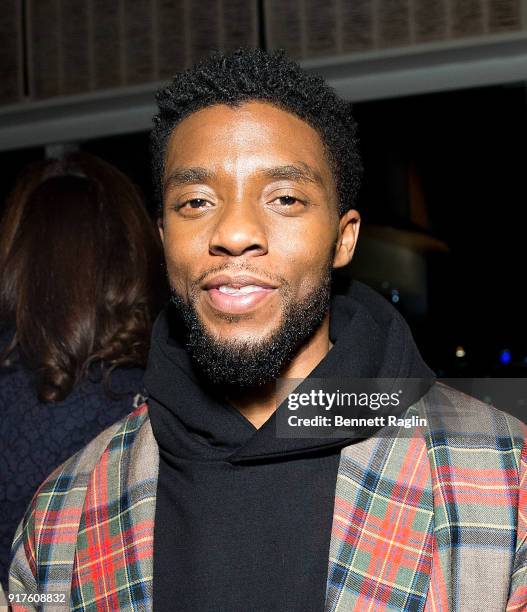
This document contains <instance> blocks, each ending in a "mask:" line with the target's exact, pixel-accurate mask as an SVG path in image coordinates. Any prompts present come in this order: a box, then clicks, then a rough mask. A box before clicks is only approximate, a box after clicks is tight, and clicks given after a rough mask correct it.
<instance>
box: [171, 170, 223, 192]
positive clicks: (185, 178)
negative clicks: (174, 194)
mask: <svg viewBox="0 0 527 612" xmlns="http://www.w3.org/2000/svg"><path fill="white" fill-rule="evenodd" d="M212 178H214V173H213V172H211V171H210V170H207V168H201V167H199V166H197V167H195V168H176V169H175V170H173V171H172V172H171V173H170V174H169V175H168V176H167V178H166V179H165V182H164V185H163V190H164V191H166V190H167V189H168V188H169V187H178V186H181V185H192V184H194V183H204V182H205V181H207V180H210V179H212Z"/></svg>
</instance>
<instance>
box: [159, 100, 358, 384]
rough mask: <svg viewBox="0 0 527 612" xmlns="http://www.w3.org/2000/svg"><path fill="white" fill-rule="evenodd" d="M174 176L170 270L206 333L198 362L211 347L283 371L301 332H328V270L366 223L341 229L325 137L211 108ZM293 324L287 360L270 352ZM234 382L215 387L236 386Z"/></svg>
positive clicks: (252, 111)
mask: <svg viewBox="0 0 527 612" xmlns="http://www.w3.org/2000/svg"><path fill="white" fill-rule="evenodd" d="M165 167H166V171H165V188H164V209H163V222H162V226H161V228H160V229H161V236H162V239H163V243H164V249H165V257H166V264H167V272H168V276H169V280H170V284H171V287H172V293H173V297H174V300H175V302H176V305H178V306H179V308H180V310H182V311H183V314H184V318H185V321H186V323H187V327H190V328H194V331H196V328H198V327H199V330H198V332H197V333H199V335H200V336H201V339H200V341H199V342H198V344H200V343H201V349H200V350H201V352H204V351H205V352H207V347H208V348H209V349H210V350H209V351H208V353H209V357H210V358H213V357H214V356H213V352H214V350H215V349H218V350H220V352H221V354H222V357H220V356H218V355H216V358H218V359H227V360H229V359H231V360H232V359H234V362H233V363H231V366H235V365H236V362H237V361H238V362H239V363H240V366H241V365H242V364H244V365H245V364H247V362H248V361H250V359H251V356H253V357H257V358H258V359H260V361H262V360H263V361H269V359H271V358H274V360H275V361H277V360H278V361H280V360H282V362H284V363H285V362H286V361H287V360H288V359H290V358H291V356H292V353H293V352H294V350H296V349H297V348H298V346H299V343H301V342H302V341H303V340H305V339H306V338H302V337H301V336H302V335H305V334H304V331H307V333H309V335H312V334H313V333H314V331H315V330H316V329H317V328H319V327H320V323H321V321H322V319H323V318H324V316H325V315H326V313H327V307H328V305H329V284H330V271H331V268H332V267H333V266H335V267H336V266H339V265H345V264H346V263H347V262H348V261H349V259H350V258H351V254H352V251H353V248H354V238H353V240H352V238H351V236H350V234H351V233H353V234H354V235H355V231H356V230H353V232H351V231H346V230H345V228H346V226H347V225H348V224H349V220H350V219H352V218H353V217H354V214H355V215H357V213H356V211H351V212H350V213H349V214H348V215H345V217H346V219H344V218H343V219H340V220H339V216H338V212H337V193H336V188H335V183H334V179H333V175H332V172H331V169H330V167H329V164H328V161H327V158H326V155H325V152H324V148H323V145H322V141H321V139H320V137H319V136H318V134H317V132H316V131H315V130H314V129H313V128H312V127H311V126H309V125H308V124H307V123H305V122H304V121H302V120H301V119H299V118H297V117H296V116H294V115H292V114H290V113H288V112H285V111H283V110H279V109H278V108H276V107H274V106H272V105H270V104H267V103H262V102H248V103H245V104H243V105H241V106H238V107H229V106H225V105H217V106H212V107H208V108H206V109H203V110H200V111H198V112H195V113H193V114H192V115H190V116H189V117H187V118H185V119H184V120H183V121H182V122H181V123H179V124H178V125H177V126H176V128H175V129H174V131H173V133H172V135H171V137H170V140H169V143H168V147H167V154H166V164H165ZM357 216H358V215H357ZM349 225H351V224H349ZM348 229H349V228H348ZM357 229H358V224H357ZM344 235H345V236H347V238H344ZM313 309H315V310H316V311H317V312H313ZM321 309H322V312H320V310H321ZM299 317H300V318H301V319H304V320H303V321H302V320H299ZM306 317H307V319H310V320H305V319H306ZM295 318H296V322H295ZM295 325H296V327H297V328H298V329H295V330H294V334H293V335H294V336H295V337H294V338H292V337H290V338H289V340H288V343H289V346H288V347H286V348H287V350H285V351H284V350H280V351H278V353H277V352H276V350H275V353H274V355H273V353H272V351H271V353H270V352H269V349H272V347H271V346H270V345H271V344H273V343H274V345H276V342H277V340H278V342H282V343H283V342H284V340H283V337H284V335H287V332H288V329H289V331H291V329H292V328H293V327H295ZM289 335H291V334H289ZM203 336H205V342H204V343H203ZM280 338H282V340H280ZM282 348H284V347H282ZM275 349H276V346H275ZM191 353H192V349H191ZM258 355H259V357H258ZM206 357H207V355H201V358H199V357H198V361H200V362H201V361H204V360H205V358H206ZM209 360H210V359H209ZM284 363H278V364H275V365H274V370H273V374H271V373H268V375H267V376H264V378H272V376H274V375H275V374H276V372H277V369H278V366H280V367H281V366H283V365H284ZM202 365H203V364H202ZM220 365H221V364H220ZM221 369H222V368H221V367H220V370H221ZM230 369H232V367H231V368H230ZM234 369H236V368H234ZM264 369H265V368H264ZM271 369H272V368H271ZM217 370H218V368H217V367H216V371H217ZM256 372H260V373H261V372H262V363H260V365H258V364H255V370H254V373H256ZM222 376H223V375H221V374H220V375H219V378H220V379H221V378H222ZM229 376H232V373H231V375H228V376H227V377H226V380H224V381H222V380H217V381H216V382H231V383H233V384H234V383H235V382H236V380H234V379H233V380H230V381H229V380H227V379H228V378H229ZM251 376H253V375H252V374H251ZM223 378H225V376H223ZM249 382H250V381H248V380H245V383H246V384H248V383H249ZM263 382H264V381H263V378H262V380H260V384H263ZM238 383H239V384H244V383H243V381H242V380H238Z"/></svg>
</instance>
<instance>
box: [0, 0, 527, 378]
mask: <svg viewBox="0 0 527 612" xmlns="http://www.w3.org/2000/svg"><path fill="white" fill-rule="evenodd" d="M153 1H154V2H155V3H156V6H157V11H158V14H157V19H158V22H157V26H156V27H157V28H158V32H157V36H158V43H157V44H158V45H159V46H158V61H159V62H164V63H162V64H159V66H158V71H157V73H155V71H154V72H152V70H153V69H152V59H151V57H150V56H148V53H147V52H146V50H147V49H150V48H151V44H150V43H151V39H150V38H149V37H150V36H151V34H152V31H153V29H152V28H151V27H150V24H149V22H148V20H149V19H150V18H151V17H152V15H151V14H150V13H149V9H148V7H149V6H153V4H149V3H148V2H146V0H124V3H125V5H126V7H127V10H126V11H125V12H124V13H123V14H122V15H121V17H119V15H118V14H117V13H116V11H115V10H113V8H115V7H113V4H112V3H104V2H101V1H100V0H96V1H95V0H94V1H93V2H92V3H91V4H88V3H86V2H85V0H75V2H65V1H64V0H47V1H46V2H45V3H43V2H38V1H37V0H7V3H6V12H5V14H4V18H5V20H6V21H5V23H4V26H3V27H4V29H3V30H2V29H1V28H0V42H2V44H3V49H4V52H5V53H6V54H7V55H6V58H11V59H12V61H13V62H15V63H14V64H13V66H14V68H13V70H15V69H16V70H19V69H20V70H22V73H21V74H22V76H23V79H22V81H23V87H22V89H23V91H22V90H20V89H19V90H18V94H17V93H16V91H17V90H16V79H11V81H10V82H11V83H12V89H10V90H9V91H8V90H7V88H6V89H5V91H4V93H3V94H2V90H1V89H0V94H2V95H3V96H4V97H3V99H4V100H8V101H9V103H13V100H15V98H16V96H17V95H18V96H21V97H20V102H24V103H25V102H27V101H28V100H29V101H31V100H33V99H34V100H36V101H37V102H38V101H39V100H41V99H46V98H49V99H50V98H53V96H64V95H68V94H69V93H77V94H78V93H82V92H83V91H84V90H83V88H85V87H87V85H86V83H88V81H89V79H88V80H86V79H84V77H85V74H83V72H82V66H84V67H87V66H88V63H87V59H86V58H87V57H88V56H87V53H88V52H87V49H88V48H89V45H90V44H91V45H92V49H93V53H96V54H98V55H97V57H98V59H99V60H100V61H99V63H98V64H97V63H96V65H95V68H96V70H97V71H98V72H96V74H95V77H96V78H95V77H94V75H93V74H92V79H91V83H92V87H93V86H94V85H93V84H94V83H95V89H97V88H99V89H104V88H105V87H108V83H109V84H110V85H112V84H113V86H115V82H113V81H112V80H111V79H121V80H120V81H119V83H121V84H122V85H130V84H132V85H133V84H134V83H142V82H145V80H148V79H149V78H150V80H152V79H153V78H154V77H153V76H152V75H154V76H155V78H157V79H159V78H160V77H163V78H165V77H166V76H167V75H168V74H169V73H173V72H174V71H176V70H178V69H179V68H181V67H182V66H183V65H188V64H189V62H190V63H191V60H192V61H194V60H195V59H198V58H199V57H201V56H203V55H206V54H207V52H208V51H209V50H210V48H213V47H214V46H217V45H216V43H218V41H219V40H220V38H221V37H220V38H218V36H219V35H218V31H220V30H221V27H220V26H218V23H219V21H214V20H212V21H210V22H209V21H207V20H208V19H209V18H211V16H214V15H216V13H214V11H215V10H216V9H215V8H214V7H216V5H217V3H216V2H215V0H206V1H204V2H203V3H193V2H192V3H190V4H188V7H190V9H189V10H187V13H186V17H185V19H187V23H188V24H190V26H192V27H190V26H189V27H187V28H186V29H184V28H181V27H179V28H178V27H175V26H178V25H180V24H179V21H180V14H179V13H178V10H179V9H177V6H180V5H181V6H183V4H184V3H181V2H178V1H176V0H166V1H165V0H153ZM416 1H417V0H416ZM385 4H386V6H388V4H389V3H384V4H383V3H380V4H379V3H378V4H377V5H375V6H378V7H382V6H384V5H385ZM424 4H426V3H423V6H424ZM451 4H452V3H451ZM472 4H473V5H474V7H476V5H477V4H478V3H477V2H476V3H472ZM334 5H335V2H334V0H328V2H327V3H324V4H321V3H317V2H314V1H312V0H305V1H304V10H305V11H306V12H305V15H304V22H303V23H304V26H305V27H306V28H307V30H306V32H304V33H303V34H302V33H301V29H302V28H301V27H300V25H299V24H300V21H299V15H300V12H299V11H300V9H299V8H298V7H299V6H300V4H299V3H298V2H295V1H294V0H288V1H287V2H278V1H277V0H252V4H250V3H249V2H241V1H240V0H223V3H222V5H221V6H223V9H224V10H225V11H226V12H225V13H224V15H223V17H221V16H220V17H219V18H218V19H219V20H220V21H221V19H223V20H224V21H223V24H224V25H223V26H222V27H223V32H224V34H223V36H224V47H225V48H227V47H228V46H229V45H230V46H237V45H238V44H239V43H243V42H244V41H249V42H250V41H253V42H254V43H255V44H258V45H259V46H262V47H264V48H267V47H273V40H271V38H272V37H273V36H274V42H275V43H276V44H275V45H274V46H275V47H276V46H277V45H278V46H283V47H286V48H287V49H288V51H289V53H290V54H291V55H293V56H294V57H301V56H302V54H304V56H306V54H307V56H308V57H315V56H321V57H323V56H328V55H331V54H333V55H334V54H335V49H337V47H336V46H335V45H337V42H335V41H336V38H335V31H336V30H335V29H332V28H334V27H335V19H336V18H335V14H334ZM369 5H371V6H374V5H373V3H368V2H367V1H366V2H361V3H356V4H353V3H350V4H349V5H348V4H346V3H344V4H343V3H341V5H340V6H341V10H343V9H342V7H344V6H345V7H348V8H349V13H347V19H348V20H347V21H346V22H345V25H343V24H339V25H338V26H336V27H337V29H338V27H340V28H341V45H342V44H344V43H343V42H342V41H345V45H347V48H346V49H342V48H341V49H340V50H341V51H342V50H344V51H346V50H347V51H348V52H349V51H368V49H369V48H370V46H371V45H373V42H372V40H370V39H369V38H368V37H367V36H365V35H364V33H365V32H366V31H367V27H368V25H367V20H366V21H364V18H365V16H366V15H367V11H368V10H373V9H371V6H369ZM391 5H393V6H395V5H397V6H399V8H398V9H397V11H395V9H393V10H394V11H395V12H393V11H392V12H391V13H389V12H386V13H385V14H384V16H383V17H382V19H384V21H383V23H384V26H383V27H384V29H383V30H382V32H384V34H383V35H384V36H385V39H384V40H383V41H381V43H382V46H384V47H385V48H386V47H388V46H391V47H404V46H405V45H408V44H410V43H411V42H412V41H410V38H409V36H410V34H409V33H408V31H407V29H405V28H404V27H403V28H402V29H397V28H400V27H401V24H403V25H404V23H405V21H404V19H405V17H404V15H403V17H401V11H402V8H401V7H404V6H405V3H404V2H399V3H397V2H395V3H393V2H392V3H391ZM391 5H390V6H391ZM458 5H459V7H458V8H459V13H456V12H455V11H454V13H452V14H453V15H454V18H455V19H457V21H455V24H454V26H451V28H450V30H448V28H447V27H446V26H445V23H446V22H444V21H443V22H441V19H444V18H445V15H446V12H445V11H446V8H445V7H446V4H445V2H444V0H438V2H437V6H435V9H434V12H433V13H431V14H430V15H429V16H428V17H427V15H426V14H424V13H421V19H422V22H421V26H422V28H421V30H419V29H418V30H416V31H420V32H421V34H419V36H421V39H422V40H417V41H413V42H414V43H420V42H423V41H424V42H427V41H428V42H429V41H433V40H436V39H437V40H440V39H441V37H445V36H446V35H447V34H448V32H450V34H449V36H450V37H454V38H455V37H456V36H457V37H459V36H461V37H463V36H466V35H467V34H470V36H478V35H480V34H481V33H482V32H483V31H484V28H485V27H487V31H488V30H489V28H490V29H492V28H494V29H495V30H496V32H497V33H502V32H506V31H508V30H511V31H513V30H514V29H517V28H518V27H519V26H518V24H519V23H520V21H521V20H520V12H519V11H520V8H519V7H520V4H519V1H518V0H500V1H499V2H497V1H496V2H494V3H493V5H492V6H494V5H495V6H496V7H497V8H496V11H497V12H495V13H492V12H491V13H490V14H489V15H490V16H489V19H490V21H489V23H488V24H487V26H485V24H484V22H483V17H482V15H480V14H479V13H478V11H477V10H476V8H477V7H476V8H475V9H474V11H475V12H474V14H470V15H468V14H465V12H463V10H464V9H463V6H464V4H463V2H461V1H460V2H456V1H455V0H453V4H452V7H454V8H455V7H457V6H458ZM498 5H499V6H498ZM90 6H91V7H92V9H93V10H94V11H95V12H94V14H93V16H92V19H96V20H98V21H97V23H98V24H99V25H98V26H97V28H95V30H94V34H93V33H92V39H93V36H95V37H96V39H94V40H92V39H90V40H91V43H88V42H87V41H88V39H89V32H88V30H87V28H86V23H87V20H86V15H87V14H88V13H87V11H89V10H91V9H89V8H87V7H90ZM218 6H220V5H218ZM250 6H252V7H253V9H254V11H255V12H254V13H253V16H254V19H253V18H252V17H251V14H250V10H249V7H250ZM8 7H11V13H9V9H8ZM110 7H113V8H112V10H109V8H110ZM188 7H187V8H188ZM207 7H208V8H207ZM354 7H355V8H354ZM357 7H361V8H360V11H363V13H362V14H361V15H359V14H358V13H353V11H354V10H355V11H358V10H359V8H357ZM441 7H443V8H441ZM348 8H347V9H346V10H348ZM392 8H393V7H392ZM128 9H129V10H128ZM443 9H444V11H443V12H444V15H443V17H441V10H443ZM498 9H499V11H498ZM379 10H380V9H379ZM390 10H392V9H390ZM456 10H457V9H456ZM160 11H164V13H163V15H162V18H160V17H159V15H161V12H160ZM189 11H190V12H189ZM332 11H333V12H332ZM386 11H388V9H386ZM10 15H11V16H12V19H11V21H9V19H8V17H9V16H10ZM181 15H183V14H181ZM423 15H424V17H423ZM168 17H170V19H172V21H170V20H169V19H168ZM216 17H217V15H216ZM216 17H214V19H216ZM181 19H183V16H181ZM237 19H239V20H242V21H240V24H238V25H237V24H236V20H237ZM361 19H362V21H361ZM427 19H428V21H426V20H427ZM188 20H190V21H188ZM306 20H307V21H306ZM8 22H9V23H10V24H11V25H10V26H9V27H11V28H12V29H11V30H9V28H8V27H7V25H5V24H8ZM59 22H60V23H59ZM242 22H243V23H242ZM250 23H252V26H250V27H249V25H248V24H250ZM20 24H22V26H21V27H18V26H19V25H20ZM266 24H267V25H266ZM269 24H271V25H269ZM272 24H274V25H272ZM306 24H307V25H306ZM354 24H355V26H356V25H357V24H358V27H355V30H354V29H353V28H354ZM390 24H391V25H390ZM394 24H395V25H394ZM103 26H104V27H103ZM238 26H239V27H238ZM304 26H302V27H304ZM392 26H393V27H392ZM432 26H433V27H432ZM436 26H437V27H436ZM439 26H441V27H439ZM443 26H444V27H443ZM17 28H18V29H17ZM105 28H106V29H105ZM108 28H110V29H108ZM111 28H113V30H111ZM218 28H219V29H218ZM226 28H227V29H228V32H227V29H226ZM15 30H16V32H18V34H16V36H18V38H16V36H15V35H14V34H13V36H11V34H12V33H14V32H15ZM107 30H108V31H107ZM10 32H11V34H10ZM57 32H59V33H60V36H59V37H58V38H57ZM108 32H110V34H109V33H108ZM112 32H113V34H112ZM119 32H121V34H119V36H121V38H122V40H124V41H125V42H124V43H122V41H121V43H122V44H124V48H125V51H126V54H127V55H126V57H127V63H126V66H127V69H126V71H125V72H126V74H124V76H123V75H120V76H119V74H118V72H116V71H117V70H118V65H117V63H116V59H115V54H116V53H117V51H118V45H117V42H116V41H117V36H118V33H119ZM226 32H227V33H226ZM227 34H228V36H227ZM10 36H11V38H10ZM97 37H98V38H97ZM123 37H124V38H123ZM228 37H230V38H229V39H228V40H227V38H228ZM405 37H406V38H405ZM57 40H62V41H63V43H64V44H66V43H67V45H68V46H67V47H65V48H64V49H65V50H64V49H63V52H62V55H60V54H58V55H57ZM17 41H18V43H17ZM149 41H150V42H149ZM185 41H186V42H185ZM302 41H303V43H302ZM306 41H307V42H306ZM301 43H302V44H303V45H304V48H303V49H304V50H303V51H302V44H301ZM17 44H18V47H17ZM112 45H113V46H112ZM116 45H117V46H116ZM149 45H150V46H149ZM306 45H307V46H306ZM22 47H23V49H26V51H24V52H23V53H22V54H21V55H20V54H19V55H17V54H16V49H17V48H22ZM184 49H186V56H184V53H183V50H184ZM337 51H338V49H337ZM9 53H11V55H9ZM60 57H62V59H63V61H64V62H65V64H64V65H63V67H62V73H63V75H64V78H63V80H62V85H61V82H60V79H59V80H57V79H56V78H55V77H56V75H55V72H53V71H54V70H55V68H56V67H57V66H58V63H57V62H59V60H60ZM10 61H11V60H10ZM17 61H18V62H19V64H20V66H22V67H21V68H20V66H18V64H17V65H15V64H16V62H17ZM5 66H7V64H4V67H2V68H1V70H0V75H1V76H3V78H4V81H3V82H4V83H5V82H7V81H6V80H5V79H7V78H8V77H12V76H13V74H14V72H13V71H11V72H9V71H8V70H7V69H6V68H5ZM17 66H18V67H17ZM110 68H111V70H110ZM93 69H94V68H93V67H92V70H93ZM149 70H150V72H149ZM2 71H3V72H2ZM46 71H47V72H46ZM112 71H113V72H112ZM59 72H60V70H59ZM154 73H155V74H154ZM47 74H49V75H55V76H54V77H53V78H51V76H50V77H49V78H48V76H47ZM148 75H150V76H148ZM94 78H95V81H94ZM53 79H55V80H53ZM83 79H84V80H83ZM97 79H99V81H97ZM105 79H106V80H105ZM154 80H155V79H154ZM20 82H21V81H20ZM61 87H62V89H61ZM9 96H10V97H9ZM152 96H153V94H152ZM1 97H2V96H1V95H0V98H1ZM526 101H527V98H526V89H525V84H524V83H517V84H513V85H506V86H492V87H483V88H476V89H464V90H454V91H449V92H447V93H435V94H426V95H416V96H411V97H397V98H395V99H384V100H381V101H372V102H360V103H356V104H355V105H354V109H355V117H356V119H357V121H358V123H359V128H360V138H361V148H362V153H363V158H364V166H365V177H364V183H363V189H362V193H361V196H360V201H359V209H360V212H361V215H362V218H363V225H362V228H361V235H360V237H359V243H358V247H357V252H356V256H355V258H354V261H353V262H352V264H351V266H350V267H349V270H348V274H351V276H352V277H355V278H358V279H360V280H364V281H365V282H368V283H369V284H370V285H372V286H373V287H374V288H375V289H377V290H379V291H381V292H382V293H383V294H384V295H385V296H386V297H387V298H388V299H390V300H391V301H392V303H393V304H394V305H395V306H396V307H397V308H399V309H400V311H401V312H402V313H403V314H404V316H405V317H406V319H407V320H408V322H409V323H410V325H411V327H412V330H413V332H414V335H415V337H416V339H417V341H418V344H419V347H420V349H421V351H422V353H423V355H424V357H425V359H426V360H427V361H428V363H429V364H430V365H431V367H433V368H434V369H435V370H436V372H437V373H438V374H439V375H440V376H465V377H468V376H501V377H516V376H524V375H525V368H527V337H526V333H525V324H524V289H523V269H524V265H523V264H524V261H525V239H524V233H525V227H526V220H527V219H526V216H527V213H526V206H525V203H526V202H527V183H526V181H525V168H526V167H527V153H526V149H525V144H524V143H525V138H526V133H527V104H526ZM0 110H1V109H0ZM49 144H60V143H49ZM66 144H67V140H66ZM75 145H76V146H78V147H80V148H81V149H83V150H86V151H89V152H91V153H94V154H96V155H99V156H100V157H102V158H104V159H105V160H107V161H109V162H111V163H113V164H115V165H116V166H117V167H118V168H120V169H121V170H122V171H124V172H125V173H126V174H127V175H128V176H129V177H130V178H131V179H132V180H133V181H134V182H135V183H136V184H137V185H138V186H139V187H140V189H141V191H142V192H143V194H144V195H145V199H146V203H147V206H148V208H149V210H150V212H152V210H153V202H152V186H151V182H150V161H149V152H148V133H147V132H146V131H145V132H138V133H131V134H123V135H120V136H112V137H105V138H95V139H84V140H82V141H78V140H75ZM48 153H49V151H48ZM45 155H46V149H45V147H44V146H41V147H33V148H28V149H20V148H17V149H15V150H10V151H5V152H0V164H1V168H2V171H1V173H0V212H1V208H2V205H3V203H4V201H5V197H6V196H7V194H8V193H9V191H10V190H11V189H12V187H13V184H14V181H15V178H16V176H17V174H18V173H19V172H20V170H21V169H22V168H23V167H24V166H25V165H26V164H27V163H29V162H31V161H35V160H38V159H42V158H44V156H45ZM369 228H373V229H375V228H377V229H378V230H380V231H381V234H382V235H381V239H380V242H377V243H375V242H373V243H372V242H369V243H368V240H369V234H368V231H369ZM386 229H388V230H389V232H391V233H390V234H389V236H387V234H386ZM382 232H384V233H382ZM394 238H395V239H396V242H397V244H398V246H399V247H400V249H399V252H398V254H396V253H395V251H393V252H392V251H390V248H392V246H393V240H394ZM416 244H420V245H421V246H418V247H416ZM423 244H425V246H424V247H423V246H422V245H423ZM375 245H377V247H379V245H381V246H383V248H384V247H386V248H385V249H384V250H383V249H378V250H376V248H377V247H376V246H375ZM438 245H439V247H438ZM401 249H402V251H403V252H404V253H406V254H407V255H408V256H407V257H406V256H405V257H404V258H403V259H401V260H400V263H398V262H399V260H398V259H397V257H400V255H401ZM414 255H415V257H414ZM391 259H393V261H390V260H391ZM390 264H391V265H390ZM410 278H417V279H419V283H418V288H417V289H415V288H414V290H413V293H412V291H410V290H409V289H408V286H409V284H408V283H409V279H410ZM504 351H506V352H505V353H504ZM456 355H457V356H456Z"/></svg>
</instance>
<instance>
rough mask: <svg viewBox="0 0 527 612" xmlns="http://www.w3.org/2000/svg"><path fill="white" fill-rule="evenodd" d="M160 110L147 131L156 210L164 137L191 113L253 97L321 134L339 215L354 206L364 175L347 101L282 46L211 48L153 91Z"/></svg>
mask: <svg viewBox="0 0 527 612" xmlns="http://www.w3.org/2000/svg"><path fill="white" fill-rule="evenodd" d="M156 100H157V104H158V107H159V112H158V113H157V115H155V116H154V118H153V122H154V127H153V129H152V132H151V135H150V146H151V154H152V170H153V181H154V189H155V193H156V198H157V203H158V211H159V212H160V211H161V210H162V206H163V189H162V182H163V174H164V161H165V153H166V146H167V141H168V138H169V136H170V134H171V132H172V130H173V129H174V127H175V126H176V125H177V124H178V123H179V122H180V121H181V120H182V119H184V118H185V117H187V116H188V115H190V114H191V113H193V112H195V111H198V110H201V109H203V108H207V107H210V106H214V105H216V104H227V105H229V106H237V105H239V104H242V103H244V102H248V101H251V100H260V101H265V102H269V103H270V104H273V105H274V106H276V107H278V108H280V109H282V110H285V111H288V112H290V113H292V114H294V115H296V116H298V117H299V118H300V119H302V120H303V121H305V122H306V123H308V124H309V125H310V126H311V127H313V128H314V129H315V130H316V131H317V132H318V134H319V135H320V137H321V140H322V143H323V144H324V147H325V149H326V154H327V156H328V160H329V163H330V166H331V169H332V171H333V176H334V179H335V184H336V187H337V194H338V200H339V202H338V208H339V215H340V216H342V215H343V214H344V213H345V212H346V211H348V210H349V209H351V208H355V205H356V200H357V195H358V191H359V187H360V181H361V177H362V162H361V158H360V153H359V145H358V137H357V124H356V123H355V120H354V119H353V116H352V114H351V104H350V103H349V102H347V101H345V100H343V99H342V98H340V97H339V96H338V95H337V94H336V93H335V91H334V90H333V89H332V88H331V87H330V86H329V85H328V84H327V83H326V82H325V81H324V79H323V78H322V77H320V76H316V75H313V74H310V73H308V72H306V71H305V70H303V69H302V68H300V66H299V65H298V64H297V63H296V62H294V61H292V60H290V59H289V58H287V57H286V55H285V52H284V51H282V50H278V51H274V52H269V53H268V52H265V51H262V50H261V49H245V48H240V49H236V50H235V51H233V52H232V53H230V54H228V55H225V54H222V53H219V52H214V53H212V54H211V55H210V56H209V57H208V58H206V59H204V60H203V61H201V62H200V63H198V64H197V65H196V66H194V67H193V68H189V69H187V70H185V71H184V72H181V73H179V74H177V75H176V76H175V77H174V78H173V80H172V82H171V83H170V84H169V85H168V86H167V87H164V88H162V89H160V90H158V92H157V94H156Z"/></svg>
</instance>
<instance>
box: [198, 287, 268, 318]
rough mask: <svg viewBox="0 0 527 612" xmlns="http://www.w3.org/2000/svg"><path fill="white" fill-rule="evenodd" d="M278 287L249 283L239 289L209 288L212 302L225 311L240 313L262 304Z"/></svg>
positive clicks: (208, 291)
mask: <svg viewBox="0 0 527 612" xmlns="http://www.w3.org/2000/svg"><path fill="white" fill-rule="evenodd" d="M275 291H276V289H272V288H267V287H259V286H257V285H247V286H245V287H240V288H238V289H235V288H232V287H228V286H222V287H218V288H216V287H214V288H211V289H208V290H207V295H208V299H209V302H210V304H211V305H212V306H213V307H214V308H215V309H216V310H220V311H221V312H224V313H230V314H238V313H242V312H247V311H249V310H251V309H252V308H254V307H255V306H256V305H257V304H260V303H261V302H262V301H263V300H265V299H266V298H267V297H268V296H269V295H270V294H272V293H274V292H275Z"/></svg>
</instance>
